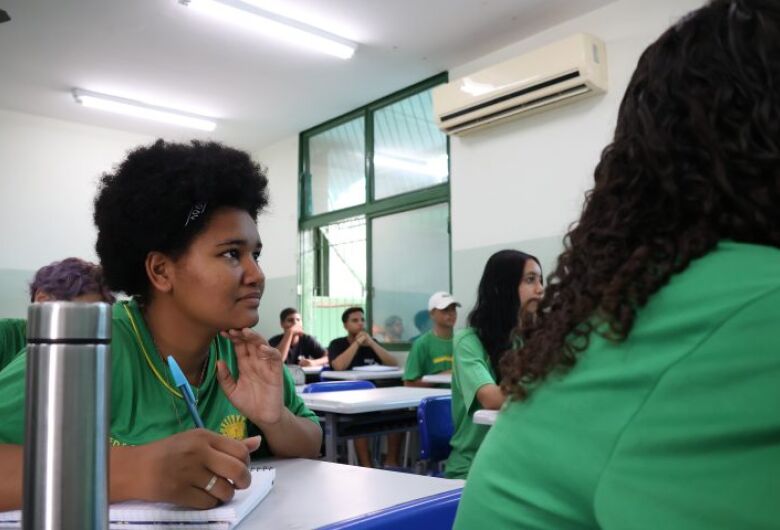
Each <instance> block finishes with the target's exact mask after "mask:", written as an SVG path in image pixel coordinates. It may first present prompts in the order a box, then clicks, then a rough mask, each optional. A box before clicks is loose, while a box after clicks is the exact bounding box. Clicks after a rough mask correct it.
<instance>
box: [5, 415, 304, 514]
mask: <svg viewBox="0 0 780 530" xmlns="http://www.w3.org/2000/svg"><path fill="white" fill-rule="evenodd" d="M315 427H316V426H315ZM259 445H260V440H259V439H257V438H250V439H248V440H245V441H242V442H238V441H236V440H230V439H229V438H226V437H224V436H220V435H218V434H216V433H213V432H210V431H206V430H204V429H193V430H190V431H186V432H183V433H179V434H176V435H173V436H169V437H168V438H163V439H162V440H158V441H156V442H153V443H150V444H146V445H139V446H125V447H111V448H110V452H109V467H110V470H111V472H110V473H109V479H110V483H109V500H110V502H121V501H126V500H131V499H139V500H147V501H154V502H171V503H174V504H178V505H181V506H188V507H192V508H200V509H202V508H212V507H214V506H216V505H217V504H219V503H221V502H226V501H228V500H230V499H231V498H233V493H234V491H235V489H236V488H239V489H241V488H245V487H247V486H248V485H249V481H250V480H251V479H250V476H249V471H248V468H247V464H248V463H249V452H250V451H253V450H255V449H257V447H258V446H259ZM22 452H23V449H22V446H21V445H0V469H2V470H3V480H0V511H4V510H14V509H19V508H21V505H22V461H23V460H22V458H23V457H22ZM212 475H216V476H217V477H218V480H217V483H216V484H215V486H214V487H213V488H212V489H211V491H209V492H206V491H205V490H204V489H202V488H203V486H205V485H206V484H207V483H208V481H209V480H210V478H211V476H212Z"/></svg>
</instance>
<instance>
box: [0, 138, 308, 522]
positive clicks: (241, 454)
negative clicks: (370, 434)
mask: <svg viewBox="0 0 780 530" xmlns="http://www.w3.org/2000/svg"><path fill="white" fill-rule="evenodd" d="M266 187H267V180H266V177H265V175H264V174H263V173H262V171H261V169H260V168H259V167H258V166H257V165H256V164H255V163H254V162H253V161H252V160H251V159H250V158H249V156H248V155H247V154H246V153H243V152H241V151H237V150H235V149H230V148H228V147H224V146H222V145H220V144H217V143H212V142H208V143H205V142H197V141H193V142H192V143H190V144H175V143H166V142H163V141H162V140H159V141H157V142H156V143H154V144H153V145H151V146H148V147H141V148H138V149H136V150H135V151H132V152H131V153H130V154H129V155H128V156H127V158H126V159H125V161H124V162H122V164H121V165H120V166H119V167H118V168H117V169H116V171H115V172H114V173H113V174H107V175H104V176H103V178H102V183H101V187H100V190H99V191H98V196H97V199H96V200H95V214H94V219H95V224H96V226H97V231H98V235H97V244H96V248H97V253H98V256H100V260H101V265H102V267H103V273H104V274H105V278H106V281H107V282H108V285H109V286H110V287H111V288H112V289H114V290H116V291H122V292H124V293H126V294H128V295H130V296H132V299H131V300H129V301H127V302H122V303H117V304H114V308H113V323H112V327H113V332H112V333H113V336H112V341H111V349H112V351H111V357H112V363H111V364H112V367H111V426H110V436H111V445H112V447H111V449H110V467H111V469H110V475H109V477H110V485H109V497H110V500H111V502H116V501H124V500H128V499H140V500H146V501H161V502H162V501H164V502H171V503H174V504H178V505H182V506H190V507H195V508H209V507H213V506H216V505H217V504H219V503H220V502H224V501H227V500H229V499H230V498H232V496H233V493H234V490H235V489H240V488H245V487H246V486H247V485H248V484H249V480H250V475H249V471H248V468H247V463H248V461H249V453H250V452H253V451H256V450H258V448H259V451H258V452H257V453H256V454H258V455H271V454H272V455H275V456H297V457H309V458H313V457H316V456H317V455H318V453H319V449H320V443H321V440H322V432H321V430H320V427H319V424H318V421H317V418H316V416H315V415H314V414H313V413H312V412H311V411H309V410H308V409H307V408H306V407H305V406H304V404H303V402H302V400H301V398H300V397H299V396H297V394H296V393H295V388H294V384H293V381H292V379H291V378H290V375H289V374H288V372H287V370H286V368H285V367H284V365H283V364H282V358H281V355H280V354H279V352H278V351H277V350H275V349H273V348H271V347H270V346H268V344H267V342H266V341H265V340H264V339H263V338H262V337H261V336H259V335H257V334H256V333H254V332H252V331H251V330H250V329H249V328H250V327H251V326H253V325H254V324H255V323H256V322H257V319H258V316H257V308H258V306H259V304H260V298H261V296H262V294H263V289H264V286H265V277H264V275H263V272H262V270H261V269H260V266H259V265H258V263H257V260H258V259H259V257H260V250H261V248H262V245H261V243H260V238H259V236H258V233H257V225H256V218H257V214H258V212H259V211H260V210H261V209H262V208H263V207H264V206H265V204H266V202H267V199H266ZM170 355H172V356H173V357H174V358H175V359H176V361H177V362H178V364H179V366H181V368H182V370H183V372H184V374H185V375H186V377H187V378H188V380H189V381H190V383H191V384H192V386H193V387H194V391H195V395H196V401H197V408H198V410H199V412H200V415H201V416H202V418H203V421H204V423H205V424H206V429H194V428H193V426H194V424H193V420H192V418H191V416H190V414H189V413H188V411H187V407H186V406H185V401H184V400H183V398H182V395H181V393H180V392H179V391H178V390H177V389H176V387H175V386H174V384H173V379H172V376H171V374H170V371H169V369H168V366H167V363H166V361H165V359H166V357H168V356H170ZM20 361H21V362H20ZM24 378H25V363H24V359H23V358H21V357H17V358H16V359H15V360H14V361H13V362H12V363H11V364H10V365H9V366H8V367H6V369H5V370H3V371H2V372H0V418H2V421H0V444H4V445H0V469H2V470H3V473H4V477H3V480H2V481H0V510H4V509H11V508H18V507H19V506H20V504H21V489H22V446H21V444H22V443H23V442H24V429H23V424H24ZM259 434H262V439H260V438H259V437H258V436H257V435H259ZM247 437H249V438H247Z"/></svg>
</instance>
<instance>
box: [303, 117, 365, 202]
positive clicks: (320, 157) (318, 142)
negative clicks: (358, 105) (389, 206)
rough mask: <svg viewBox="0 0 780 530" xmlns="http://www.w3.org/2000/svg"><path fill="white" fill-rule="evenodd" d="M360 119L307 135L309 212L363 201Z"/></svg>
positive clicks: (363, 135)
mask: <svg viewBox="0 0 780 530" xmlns="http://www.w3.org/2000/svg"><path fill="white" fill-rule="evenodd" d="M364 122H365V120H364V119H363V118H358V119H355V120H352V121H350V122H347V123H344V124H342V125H339V126H338V127H334V128H332V129H329V130H327V131H325V132H322V133H320V134H317V135H315V136H312V137H311V138H309V173H310V175H311V191H310V192H309V193H310V196H309V197H307V200H308V205H307V206H308V208H307V212H308V213H309V214H310V215H315V214H320V213H325V212H330V211H333V210H340V209H342V208H347V207H349V206H355V205H356V204H363V203H364V202H366V176H365V163H364V161H365V126H364Z"/></svg>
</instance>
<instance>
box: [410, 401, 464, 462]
mask: <svg viewBox="0 0 780 530" xmlns="http://www.w3.org/2000/svg"><path fill="white" fill-rule="evenodd" d="M417 426H418V428H419V432H420V460H422V461H425V462H429V463H431V464H439V463H440V462H442V461H443V460H445V459H446V458H447V457H448V456H450V450H451V449H452V448H451V447H450V438H452V433H453V432H454V430H455V428H454V426H453V424H452V398H451V397H450V396H433V397H427V398H423V399H422V400H421V401H420V405H419V406H418V407H417Z"/></svg>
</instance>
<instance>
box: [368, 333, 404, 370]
mask: <svg viewBox="0 0 780 530" xmlns="http://www.w3.org/2000/svg"><path fill="white" fill-rule="evenodd" d="M366 343H367V344H368V346H369V347H370V348H371V349H372V350H374V353H376V354H377V355H378V356H379V358H380V359H381V360H382V364H384V365H387V366H398V361H397V360H396V358H395V357H393V356H392V355H391V354H390V352H389V351H387V350H386V349H384V348H383V347H382V346H380V345H379V343H378V342H377V341H375V340H374V339H372V338H371V337H368V338H367V339H366Z"/></svg>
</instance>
